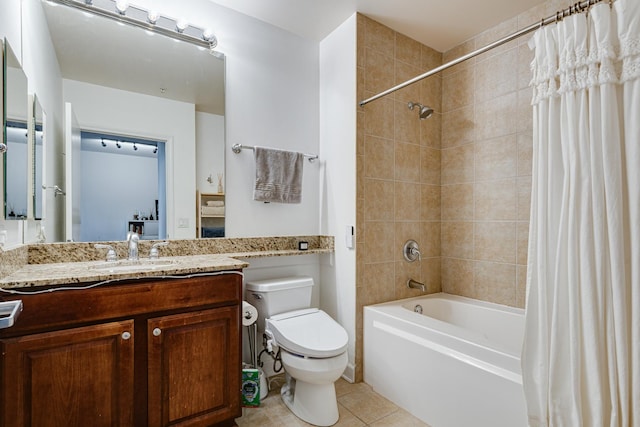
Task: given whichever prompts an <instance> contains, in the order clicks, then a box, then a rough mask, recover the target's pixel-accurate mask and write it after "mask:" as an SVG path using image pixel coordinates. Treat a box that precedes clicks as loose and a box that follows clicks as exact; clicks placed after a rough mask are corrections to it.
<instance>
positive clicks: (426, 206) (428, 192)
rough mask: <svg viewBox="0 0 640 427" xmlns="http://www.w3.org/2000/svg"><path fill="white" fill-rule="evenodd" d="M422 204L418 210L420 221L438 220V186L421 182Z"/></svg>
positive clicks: (439, 204) (439, 205) (439, 206)
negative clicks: (420, 215)
mask: <svg viewBox="0 0 640 427" xmlns="http://www.w3.org/2000/svg"><path fill="white" fill-rule="evenodd" d="M420 200H421V202H422V206H421V208H420V212H421V214H422V217H421V218H420V219H421V220H422V221H440V209H441V203H440V186H439V185H430V184H422V198H421V199H420Z"/></svg>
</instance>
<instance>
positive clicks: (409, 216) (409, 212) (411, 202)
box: [394, 181, 422, 221]
mask: <svg viewBox="0 0 640 427" xmlns="http://www.w3.org/2000/svg"><path fill="white" fill-rule="evenodd" d="M394 193H395V215H394V219H395V220H396V221H420V217H421V216H422V215H421V213H420V207H421V206H422V200H421V199H422V184H419V183H411V182H398V181H396V182H395V190H394Z"/></svg>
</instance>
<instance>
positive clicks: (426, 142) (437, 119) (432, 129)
mask: <svg viewBox="0 0 640 427" xmlns="http://www.w3.org/2000/svg"><path fill="white" fill-rule="evenodd" d="M419 122H420V145H423V146H427V147H432V148H438V149H439V148H440V147H441V144H440V139H441V129H442V115H441V114H440V113H438V112H437V111H436V112H435V113H433V116H431V117H430V118H429V119H428V120H420V121H419Z"/></svg>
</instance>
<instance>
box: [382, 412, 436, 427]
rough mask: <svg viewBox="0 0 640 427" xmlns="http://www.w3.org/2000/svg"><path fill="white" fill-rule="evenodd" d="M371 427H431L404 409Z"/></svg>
mask: <svg viewBox="0 0 640 427" xmlns="http://www.w3.org/2000/svg"><path fill="white" fill-rule="evenodd" d="M369 425H370V426H371V427H429V425H428V424H426V423H424V422H422V421H421V420H419V419H418V418H416V417H414V416H413V415H411V414H410V413H408V412H407V411H405V410H402V409H398V410H397V411H396V412H394V413H392V414H391V415H388V416H386V417H384V418H382V419H380V420H378V421H376V422H374V423H371V424H369Z"/></svg>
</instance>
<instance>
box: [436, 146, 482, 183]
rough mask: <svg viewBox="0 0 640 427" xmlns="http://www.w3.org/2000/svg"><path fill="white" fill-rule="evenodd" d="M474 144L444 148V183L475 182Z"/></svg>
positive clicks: (442, 177) (442, 163)
mask: <svg viewBox="0 0 640 427" xmlns="http://www.w3.org/2000/svg"><path fill="white" fill-rule="evenodd" d="M474 145H475V144H465V145H460V146H458V147H453V148H446V149H443V150H442V162H441V165H442V172H441V174H442V176H441V179H442V184H460V183H463V182H473V175H474Z"/></svg>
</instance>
